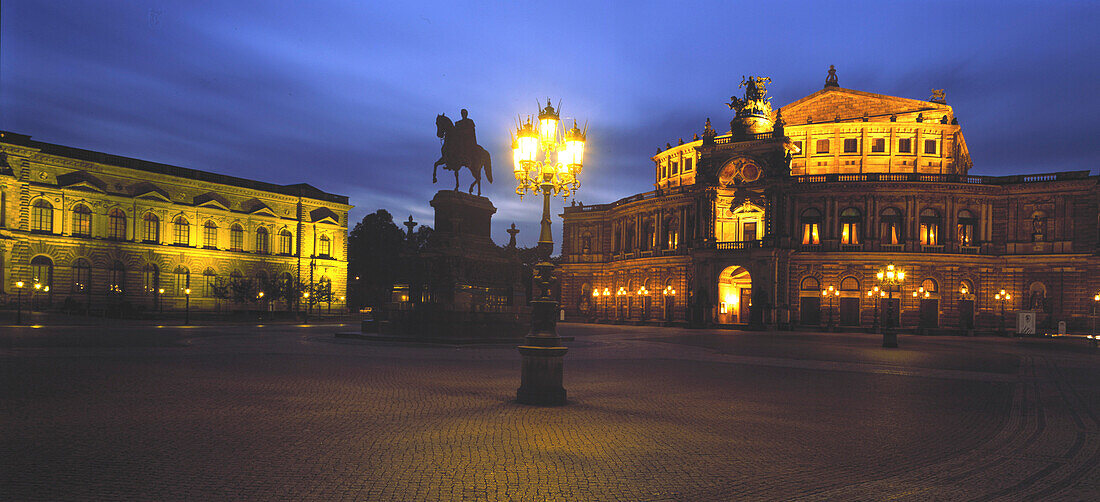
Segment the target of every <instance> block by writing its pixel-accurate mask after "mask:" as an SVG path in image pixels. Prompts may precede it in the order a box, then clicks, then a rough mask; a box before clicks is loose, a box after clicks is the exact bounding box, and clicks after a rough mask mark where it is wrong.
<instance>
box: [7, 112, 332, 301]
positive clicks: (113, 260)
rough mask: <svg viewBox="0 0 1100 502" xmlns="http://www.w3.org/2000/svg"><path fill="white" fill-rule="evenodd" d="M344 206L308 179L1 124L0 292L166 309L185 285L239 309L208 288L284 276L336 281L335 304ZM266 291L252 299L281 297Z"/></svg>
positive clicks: (268, 283)
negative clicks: (139, 155) (221, 170)
mask: <svg viewBox="0 0 1100 502" xmlns="http://www.w3.org/2000/svg"><path fill="white" fill-rule="evenodd" d="M351 207H352V206H350V205H348V198H347V197H346V196H342V195H333V194H329V193H325V192H322V191H320V190H318V189H316V188H314V187H312V186H310V185H307V184H304V183H302V184H297V185H275V184H271V183H264V182H260V181H253V180H248V179H243V178H237V177H233V176H226V175H221V174H215V173H210V172H205V171H198V170H194V169H188V168H183V167H176V166H170V165H165V164H158V163H154V162H147V161H143V160H137V159H131V158H126V157H119V156H115V155H109V154H104V153H99V152H93V151H89V150H81V149H78V148H71V147H67V146H61V145H55V144H50V143H43V142H40V141H34V140H31V139H30V137H29V136H25V135H21V134H15V133H11V132H0V262H2V267H0V279H2V280H0V284H2V286H0V291H2V292H3V293H4V294H5V296H6V300H7V301H8V302H9V303H10V302H14V301H15V295H16V294H17V290H16V288H15V284H16V282H18V281H22V282H23V283H24V286H25V287H24V289H23V297H24V301H28V300H29V299H31V298H32V297H33V301H35V302H37V303H38V304H40V305H41V304H43V303H48V304H52V305H54V306H58V305H59V304H65V303H68V304H69V305H80V306H88V305H90V306H91V308H93V309H101V308H107V307H110V306H112V305H115V306H117V305H120V304H123V303H124V302H125V303H126V305H128V306H130V307H132V308H135V309H146V310H148V309H154V308H159V309H164V310H169V309H182V308H183V307H184V303H185V302H184V300H185V290H187V289H190V290H191V302H190V304H191V308H192V309H200V310H213V309H217V308H225V309H229V308H234V307H233V306H232V305H230V304H229V303H227V302H226V301H225V300H218V299H216V298H215V297H214V289H215V287H216V286H217V285H224V284H226V283H227V282H231V281H234V280H239V281H241V282H243V281H248V280H251V281H252V283H251V284H253V289H254V290H255V292H256V293H257V294H258V293H259V292H261V291H263V290H264V289H265V288H269V289H270V290H277V289H278V288H277V287H276V285H284V286H285V285H286V284H288V283H289V284H292V285H294V286H295V287H299V288H305V289H307V290H308V288H309V287H310V286H311V285H312V286H313V287H314V291H317V290H322V291H323V290H326V289H329V286H331V288H330V289H331V291H332V295H331V296H332V307H334V308H341V307H343V306H344V301H343V299H344V298H345V295H346V294H347V293H346V290H347V225H348V210H349V209H351ZM36 284H37V285H38V286H39V287H38V288H37V289H36V288H35V287H34V285H36ZM47 288H48V291H47ZM272 296H273V295H267V299H266V300H261V301H260V302H258V304H260V305H262V306H267V307H272V308H278V309H284V308H286V307H287V305H286V300H277V299H273V298H272ZM286 296H289V295H286ZM292 303H293V302H292ZM326 306H327V304H326ZM252 308H257V307H252ZM303 308H304V307H303Z"/></svg>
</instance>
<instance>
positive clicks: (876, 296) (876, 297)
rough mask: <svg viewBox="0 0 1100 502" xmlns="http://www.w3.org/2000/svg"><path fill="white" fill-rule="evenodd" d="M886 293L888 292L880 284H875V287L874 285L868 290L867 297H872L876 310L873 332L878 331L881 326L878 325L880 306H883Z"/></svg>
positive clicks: (872, 326)
mask: <svg viewBox="0 0 1100 502" xmlns="http://www.w3.org/2000/svg"><path fill="white" fill-rule="evenodd" d="M885 294H886V293H885V292H883V291H881V290H880V289H879V287H878V286H875V287H873V288H871V289H870V290H868V291H867V297H868V298H870V299H871V301H872V302H874V304H873V305H874V307H875V308H874V311H875V317H874V324H872V325H871V332H872V333H878V329H879V326H878V311H879V308H881V306H882V300H881V298H882V296H883V295H885Z"/></svg>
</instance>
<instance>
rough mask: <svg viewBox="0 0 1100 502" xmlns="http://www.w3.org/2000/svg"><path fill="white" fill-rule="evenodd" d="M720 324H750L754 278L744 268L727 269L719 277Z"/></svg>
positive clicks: (733, 267) (731, 267) (732, 267)
mask: <svg viewBox="0 0 1100 502" xmlns="http://www.w3.org/2000/svg"><path fill="white" fill-rule="evenodd" d="M718 302H719V303H718V323H719V324H748V322H749V309H750V307H751V306H752V277H750V276H749V271H748V270H745V268H744V267H738V266H736V265H735V266H730V267H726V269H725V270H723V271H722V273H721V274H719V276H718Z"/></svg>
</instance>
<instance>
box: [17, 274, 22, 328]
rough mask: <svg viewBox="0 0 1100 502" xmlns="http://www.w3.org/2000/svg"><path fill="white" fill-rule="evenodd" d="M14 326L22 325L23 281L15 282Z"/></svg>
mask: <svg viewBox="0 0 1100 502" xmlns="http://www.w3.org/2000/svg"><path fill="white" fill-rule="evenodd" d="M15 291H16V295H15V324H23V281H15Z"/></svg>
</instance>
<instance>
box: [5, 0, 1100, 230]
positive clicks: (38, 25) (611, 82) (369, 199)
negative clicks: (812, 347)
mask: <svg viewBox="0 0 1100 502" xmlns="http://www.w3.org/2000/svg"><path fill="white" fill-rule="evenodd" d="M536 6H537V7H536ZM544 6H545V7H544ZM0 9H2V10H0V16H2V20H0V129H4V130H8V131H14V132H18V133H22V134H30V135H31V136H33V137H34V139H37V140H40V141H46V142H50V143H58V144H62V145H66V146H74V147H79V148H86V149H90V150H96V151H102V152H107V153H112V154H116V155H123V156H128V157H136V158H139V159H145V160H151V161H156V162H163V163H168V164H174V165H179V166H184V167H190V168H194V169H202V170H207V171H213V172H218V173H224V174H230V175H235V176H242V177H246V178H254V179H258V180H263V181H268V182H273V183H280V184H290V183H300V182H306V183H310V184H312V185H314V186H316V187H318V188H320V189H322V190H326V191H330V192H334V193H339V194H343V195H347V196H349V197H350V198H351V203H352V204H354V205H355V206H357V207H356V209H355V210H353V212H352V215H351V220H352V222H353V225H354V222H356V221H358V220H359V219H361V218H362V217H363V215H365V214H367V213H369V212H373V211H375V210H376V209H378V208H385V209H388V210H389V211H390V212H391V213H393V214H394V217H395V219H404V218H406V217H407V216H408V215H409V214H412V215H413V216H414V217H415V218H416V219H417V220H418V221H420V222H422V223H426V224H431V223H432V221H431V220H432V212H431V207H430V206H428V204H427V201H428V200H429V199H431V197H432V195H433V194H434V193H435V191H436V190H439V189H442V188H451V187H453V181H454V178H453V175H451V174H450V172H449V171H443V170H441V171H440V183H439V184H437V185H434V186H433V185H432V184H431V168H432V163H433V162H434V161H435V160H436V159H437V158H438V157H439V146H440V144H439V140H438V139H437V138H436V137H435V125H434V121H435V116H436V114H439V113H446V114H447V115H448V116H449V117H453V118H455V119H457V118H458V116H459V109H460V108H463V107H465V108H468V109H469V110H470V118H472V119H473V120H474V121H475V122H476V123H477V137H478V141H479V143H480V144H481V145H482V146H483V147H485V149H486V150H488V151H489V152H490V153H491V154H492V156H493V161H494V162H493V163H494V175H495V179H496V184H494V185H492V186H490V185H489V184H488V183H487V182H486V183H485V187H486V190H484V192H483V193H484V194H485V195H487V196H488V197H490V198H491V199H492V200H493V203H494V204H495V205H496V206H497V208H498V211H497V214H496V216H495V218H494V229H493V235H494V239H495V240H496V241H497V243H504V242H507V238H508V236H507V234H506V233H505V232H504V229H505V228H506V227H507V225H508V224H509V223H510V222H512V221H515V222H516V223H517V225H518V226H519V227H520V228H521V229H522V230H523V232H522V233H521V234H520V235H519V238H520V239H519V240H520V241H521V244H526V245H530V244H533V243H534V241H535V240H537V237H538V219H539V213H540V211H541V204H539V203H538V201H537V200H535V199H533V198H525V199H524V200H523V201H522V202H521V201H520V200H519V199H518V197H516V196H515V195H514V184H513V180H512V178H511V173H510V170H511V152H510V151H509V148H510V144H509V129H510V128H511V127H512V123H513V119H514V117H515V116H516V115H518V114H530V113H535V112H536V100H538V99H541V100H543V102H545V99H546V98H547V97H550V98H551V99H552V100H553V102H554V103H555V104H557V102H558V100H559V99H561V100H562V105H563V116H565V117H577V118H578V119H580V120H581V121H584V120H587V121H588V123H589V140H588V149H587V152H588V154H587V156H586V158H585V170H584V177H583V179H582V182H583V186H582V187H581V190H580V192H579V193H578V195H577V199H578V200H579V201H582V202H585V203H605V202H611V201H613V200H616V199H619V198H621V197H625V196H628V195H632V194H635V193H638V192H644V191H648V190H652V189H653V185H652V182H653V164H652V162H651V161H650V160H649V156H651V155H652V154H653V153H654V151H655V150H656V146H657V145H664V144H665V143H666V142H671V143H673V144H675V143H676V141H677V139H678V138H680V137H683V138H685V140H686V139H690V137H691V136H692V134H694V133H696V132H701V131H702V126H703V121H704V119H705V118H707V117H711V118H712V120H713V122H714V123H715V124H716V126H717V125H719V124H728V122H729V119H730V118H731V112H730V111H729V110H728V109H727V108H726V106H725V105H724V104H723V103H725V102H726V101H728V98H729V97H730V96H731V95H733V94H739V93H738V91H737V84H738V83H739V82H740V81H741V76H742V75H765V76H770V77H771V78H772V82H773V83H772V85H771V86H770V94H771V95H772V96H773V99H772V102H773V105H775V106H780V105H784V104H786V103H790V102H791V101H794V100H796V99H798V98H801V97H803V96H805V95H807V94H810V93H812V92H815V91H817V90H819V89H821V86H822V83H823V81H824V78H825V75H826V70H827V69H828V67H829V65H830V64H834V65H836V67H837V73H838V75H839V78H840V85H841V86H842V87H846V88H851V89H858V90H863V91H869V92H875V93H881V94H888V95H894V96H901V97H908V98H916V99H928V97H929V95H930V91H931V89H933V88H944V89H946V91H947V102H948V104H950V105H952V106H953V107H954V109H955V112H956V114H957V116H958V117H959V120H960V122H961V124H962V126H963V133H964V134H965V135H966V137H967V142H968V144H969V147H970V152H971V156H972V158H973V161H974V168H973V170H972V171H971V172H972V173H974V174H1016V173H1035V172H1050V171H1066V170H1083V169H1092V168H1093V167H1094V164H1095V162H1096V153H1097V148H1096V146H1095V145H1096V144H1097V143H1096V142H1097V138H1098V137H1100V130H1098V129H1100V127H1098V126H1097V124H1098V120H1097V117H1098V116H1100V105H1098V103H1100V99H1098V97H1097V94H1096V93H1097V90H1098V86H1097V82H1098V81H1100V72H1098V67H1100V65H1098V64H1097V55H1096V52H1097V49H1098V48H1100V43H1098V42H1100V36H1098V35H1097V33H1098V32H1100V28H1098V26H1100V3H1097V2H1067V3H1055V2H1032V3H1017V2H1004V1H997V2H969V1H968V2H944V3H933V2H882V1H874V2H866V3H840V2H820V5H819V2H804V3H802V2H798V3H785V2H771V1H763V2H762V1H754V2H707V3H695V2H662V3H648V2H637V1H631V2H618V3H605V2H593V1H586V2H575V3H574V2H538V3H535V2H499V3H498V2H478V3H463V2H439V3H435V4H432V3H429V2H420V1H410V2H390V1H386V2H380V1H370V0H368V1H357V2H352V1H342V2H328V1H310V2H296V3H290V2H276V1H264V2H236V1H232V2H231V1H179V2H167V1H152V2H146V1H126V2H123V1H88V2H75V1H74V2H47V1H41V0H35V1H17V0H5V1H4V2H3V3H2V6H0ZM721 130H722V129H721V128H720V131H721ZM469 182H470V178H469V174H468V173H463V184H464V185H468V184H469ZM561 203H562V201H561V199H560V198H558V199H557V200H555V202H554V210H555V212H560V210H559V208H560V204H561ZM560 230H561V225H560V219H558V218H555V222H554V232H555V235H556V240H560V235H561V234H560Z"/></svg>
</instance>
